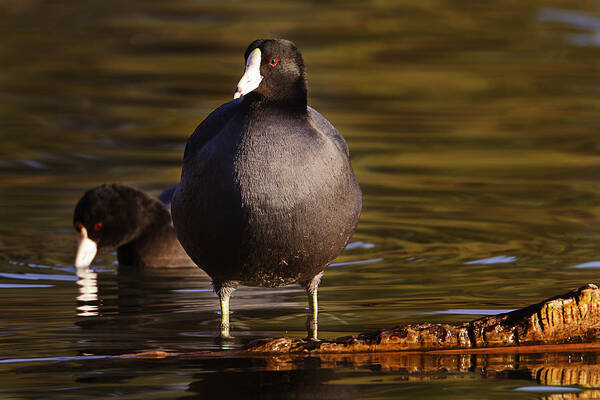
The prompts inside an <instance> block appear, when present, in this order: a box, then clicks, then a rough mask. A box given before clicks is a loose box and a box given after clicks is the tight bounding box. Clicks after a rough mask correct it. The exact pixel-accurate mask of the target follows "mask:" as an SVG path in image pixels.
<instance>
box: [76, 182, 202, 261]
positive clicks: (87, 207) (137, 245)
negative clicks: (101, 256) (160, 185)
mask: <svg viewBox="0 0 600 400" xmlns="http://www.w3.org/2000/svg"><path fill="white" fill-rule="evenodd" d="M169 191H170V193H171V194H172V193H173V190H172V188H171V189H167V190H166V191H165V192H164V193H163V194H161V198H162V199H163V200H166V201H170V197H169ZM73 226H74V227H75V229H76V230H77V232H78V233H79V243H78V246H77V254H76V256H75V266H76V267H87V266H89V265H90V264H91V262H92V261H93V259H94V257H95V256H96V251H97V249H98V247H116V248H117V258H118V261H119V265H130V266H137V267H175V266H177V267H179V266H189V265H191V264H193V261H192V260H191V259H190V258H189V257H188V256H187V254H186V253H185V251H184V250H183V248H182V247H181V245H180V244H179V241H178V240H177V236H176V234H175V230H174V229H173V223H172V220H171V215H170V213H169V209H168V208H167V207H166V206H165V205H164V204H163V203H161V202H160V201H159V200H157V199H155V198H153V197H151V196H150V195H148V194H146V193H144V192H143V191H141V190H139V189H136V188H134V187H132V186H128V185H121V184H107V185H101V186H98V187H95V188H93V189H90V190H88V191H87V192H86V193H85V194H84V195H83V197H82V198H81V199H80V200H79V202H78V203H77V206H76V207H75V212H74V215H73Z"/></svg>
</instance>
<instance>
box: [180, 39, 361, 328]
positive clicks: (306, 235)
mask: <svg viewBox="0 0 600 400" xmlns="http://www.w3.org/2000/svg"><path fill="white" fill-rule="evenodd" d="M245 58H246V69H245V72H244V75H243V76H242V78H241V80H240V82H239V84H238V87H237V91H236V92H235V96H234V99H236V100H233V101H230V102H228V103H226V104H224V105H222V106H221V107H219V108H218V109H216V110H215V111H213V112H212V113H211V114H210V115H209V116H208V117H207V118H206V119H205V120H204V121H203V122H202V123H201V124H200V125H199V126H198V128H196V130H195V132H194V134H193V135H192V136H191V137H190V139H189V140H188V142H187V146H186V148H185V154H184V160H183V169H182V173H181V182H180V183H179V185H178V187H177V190H176V191H175V194H174V196H173V204H172V214H173V222H174V224H175V230H176V232H177V236H178V237H179V240H180V242H181V244H182V245H183V248H184V249H185V250H186V251H187V253H188V254H189V256H190V257H191V258H192V259H193V260H194V261H195V262H196V264H198V266H200V267H201V268H202V269H203V270H204V271H205V272H206V273H207V274H208V275H209V276H210V277H211V278H212V281H213V286H214V289H215V291H216V293H217V295H218V296H219V299H220V302H221V335H222V336H228V335H229V296H230V294H231V293H232V292H233V290H234V289H235V288H236V287H237V286H238V285H247V286H268V287H274V286H281V285H287V284H291V283H294V282H299V283H300V284H301V285H302V286H303V287H304V288H305V289H306V291H307V294H308V296H309V304H310V308H311V310H312V321H311V320H310V317H309V337H310V338H312V339H316V318H317V287H318V285H319V282H320V280H321V276H322V274H323V270H324V269H325V268H326V267H327V265H328V264H329V263H330V262H331V261H332V260H333V259H334V258H336V257H337V256H338V255H339V254H340V252H341V251H342V250H343V249H344V246H345V245H346V244H347V243H348V241H349V240H350V237H351V236H352V234H353V233H354V230H355V229H356V225H357V223H358V218H359V216H360V212H361V206H362V197H361V192H360V187H359V186H358V183H357V181H356V178H355V177H354V172H353V171H352V166H351V165H350V159H349V154H348V147H347V145H346V142H345V141H344V138H343V137H342V136H341V135H340V133H339V132H338V131H337V130H336V129H335V128H334V127H333V126H332V125H331V124H330V123H329V121H327V120H326V119H325V118H324V117H323V116H322V115H321V114H319V113H318V112H317V111H315V110H314V109H312V108H310V107H308V106H307V99H306V97H307V96H306V94H307V81H306V72H305V69H304V62H303V60H302V56H301V54H300V51H298V49H297V48H296V46H295V45H294V43H292V42H290V41H288V40H282V39H267V40H255V41H254V42H252V43H251V44H250V46H248V49H247V50H246V54H245ZM240 97H241V98H240Z"/></svg>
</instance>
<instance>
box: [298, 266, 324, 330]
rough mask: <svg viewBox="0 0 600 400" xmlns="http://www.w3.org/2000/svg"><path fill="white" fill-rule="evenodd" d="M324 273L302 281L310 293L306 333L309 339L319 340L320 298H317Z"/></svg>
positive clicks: (308, 293) (307, 292)
mask: <svg viewBox="0 0 600 400" xmlns="http://www.w3.org/2000/svg"><path fill="white" fill-rule="evenodd" d="M322 276H323V273H322V272H321V273H319V274H317V275H316V276H314V277H313V278H312V279H311V280H310V281H306V282H302V286H304V290H306V294H307V295H308V309H309V314H308V316H307V317H306V333H307V334H308V338H307V339H308V340H319V339H318V337H317V333H318V327H319V323H318V316H319V300H318V299H317V289H318V287H319V283H321V277H322Z"/></svg>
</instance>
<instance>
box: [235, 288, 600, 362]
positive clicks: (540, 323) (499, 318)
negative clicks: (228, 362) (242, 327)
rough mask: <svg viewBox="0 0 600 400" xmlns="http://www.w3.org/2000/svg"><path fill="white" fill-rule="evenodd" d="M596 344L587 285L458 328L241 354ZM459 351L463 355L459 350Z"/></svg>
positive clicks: (256, 348)
mask: <svg viewBox="0 0 600 400" xmlns="http://www.w3.org/2000/svg"><path fill="white" fill-rule="evenodd" d="M598 338H600V289H598V287H597V286H596V285H593V284H587V285H585V286H582V287H580V288H579V289H575V290H573V291H571V292H569V293H566V294H563V295H560V296H555V297H552V298H550V299H547V300H544V301H542V302H540V303H538V304H534V305H531V306H528V307H525V308H521V309H519V310H515V311H512V312H509V313H504V314H499V315H494V316H488V317H484V318H480V319H477V320H474V321H469V322H464V323H462V324H457V325H450V324H432V323H418V324H411V325H403V326H398V327H395V328H391V329H381V330H378V331H375V332H370V333H362V334H359V335H353V336H346V337H341V338H338V339H334V340H323V341H318V342H316V341H309V340H304V339H296V338H279V339H260V340H256V341H254V342H251V343H249V344H248V346H247V347H246V349H245V350H244V351H243V352H246V353H254V354H258V353H263V354H293V353H305V354H306V353H309V354H323V353H356V352H384V351H386V352H387V351H432V350H434V351H435V350H451V349H472V350H473V349H489V348H498V347H519V346H532V345H549V344H552V345H555V344H571V343H593V342H598ZM463 351H464V350H463Z"/></svg>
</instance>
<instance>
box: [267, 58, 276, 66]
mask: <svg viewBox="0 0 600 400" xmlns="http://www.w3.org/2000/svg"><path fill="white" fill-rule="evenodd" d="M277 61H278V60H277V59H276V58H271V61H269V64H271V66H273V67H274V66H276V65H277Z"/></svg>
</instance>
